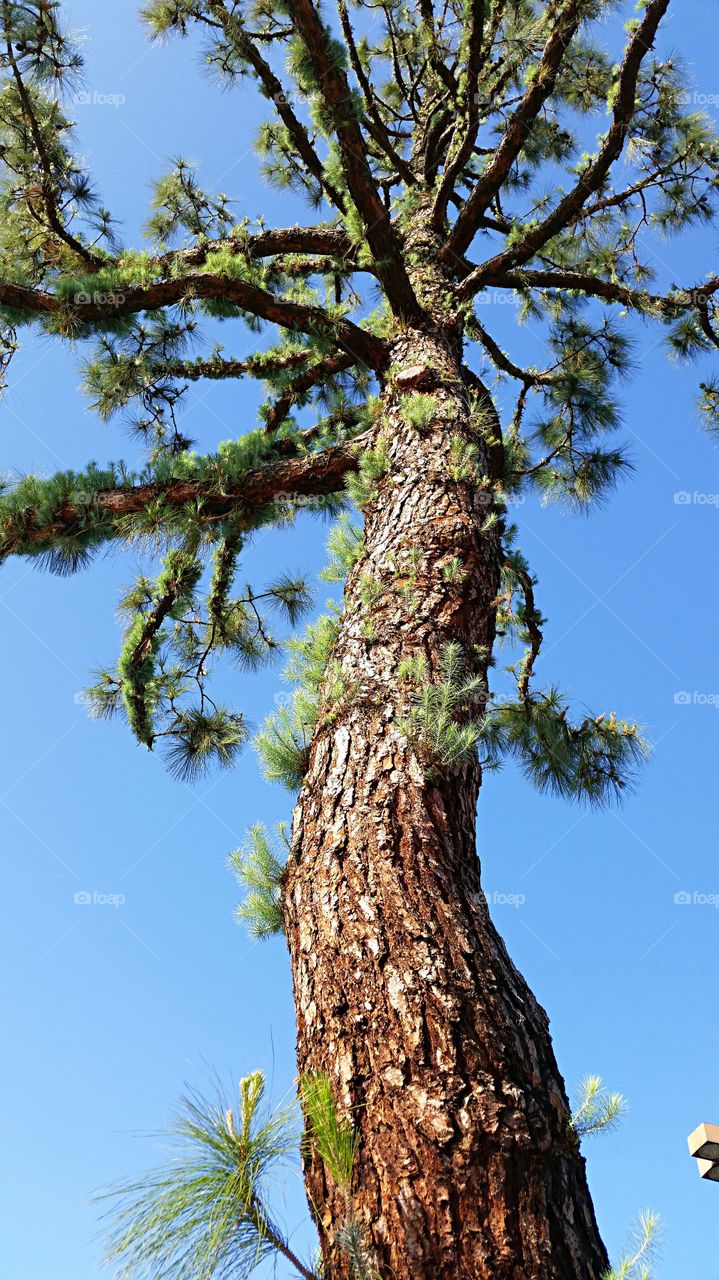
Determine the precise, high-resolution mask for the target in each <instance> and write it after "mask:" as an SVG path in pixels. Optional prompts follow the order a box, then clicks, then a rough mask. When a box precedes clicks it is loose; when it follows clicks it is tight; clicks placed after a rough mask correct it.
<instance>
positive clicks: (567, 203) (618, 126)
mask: <svg viewBox="0 0 719 1280" xmlns="http://www.w3.org/2000/svg"><path fill="white" fill-rule="evenodd" d="M668 6H669V0H649V4H648V5H647V8H646V10H645V13H644V17H643V18H642V21H641V22H640V24H639V26H638V27H637V29H636V31H635V32H634V35H633V36H632V39H631V40H630V42H629V45H628V47H627V51H626V54H625V56H624V61H623V62H622V66H621V69H620V72H619V80H618V84H617V93H616V97H615V100H614V111H613V114H612V123H611V125H610V127H609V131H608V133H607V135H606V138H605V139H604V142H603V144H602V146H601V147H600V149H599V152H598V154H597V155H596V156H595V158H594V160H592V162H591V163H590V164H588V165H587V167H586V169H585V170H584V172H583V173H582V176H581V177H580V179H579V181H578V182H577V184H576V186H574V187H573V188H572V190H571V191H569V192H568V193H567V195H566V196H565V197H564V198H563V199H562V200H560V202H559V204H558V205H557V206H556V208H555V209H554V210H553V211H552V212H551V213H550V214H549V215H548V217H546V218H544V220H543V221H542V222H540V223H539V224H538V225H537V226H536V227H534V228H533V230H531V231H530V232H529V233H528V234H527V235H526V236H525V237H524V239H523V240H522V241H520V243H519V244H518V245H516V246H514V247H513V248H511V249H505V250H504V251H503V252H502V253H499V254H497V255H496V257H494V258H490V259H489V260H488V261H487V262H485V263H483V264H482V266H481V267H478V268H477V269H476V271H474V272H472V275H471V276H470V277H469V278H468V279H467V280H465V281H464V282H463V283H462V285H460V289H459V292H460V294H461V296H462V297H469V296H470V295H471V293H472V292H474V291H476V289H478V288H481V287H482V285H483V284H484V283H485V281H486V280H487V279H488V278H489V277H490V276H492V275H496V274H497V273H498V272H500V271H507V270H511V269H512V268H513V267H518V266H521V265H522V264H523V263H525V262H528V261H529V260H530V258H533V257H534V255H535V254H536V253H537V252H538V251H539V250H540V249H541V248H542V246H543V245H545V244H546V243H547V241H548V240H551V239H552V238H553V236H556V235H558V234H559V232H560V231H563V230H564V228H565V227H566V226H567V225H568V224H569V223H570V222H571V221H572V219H573V218H574V217H576V215H577V214H578V213H579V212H580V210H581V209H582V208H583V206H584V205H585V204H586V202H587V200H588V199H589V197H590V196H591V195H592V194H593V193H594V192H596V191H598V190H599V189H600V187H601V186H602V183H603V182H604V180H605V178H606V177H607V174H608V173H609V171H610V169H611V167H612V165H613V164H614V163H615V161H616V160H618V158H619V156H620V155H621V153H622V149H623V147H624V143H625V141H626V137H627V133H628V131H629V126H630V124H631V122H632V119H633V116H634V111H635V98H636V88H637V81H638V78H639V72H640V69H641V65H642V61H643V59H644V57H645V55H646V54H647V53H648V52H649V50H650V48H651V47H652V45H653V43H654V38H655V36H656V34H657V30H658V27H659V23H660V22H661V20H662V18H663V17H664V14H665V13H666V11H667V8H668ZM500 147H501V144H500ZM470 199H471V197H470ZM467 203H468V204H469V201H468V202H467ZM462 243H463V239H462V238H460V239H459V241H458V242H457V244H458V245H459V246H460V247H461V245H462ZM468 243H469V242H468V241H467V242H466V243H464V247H465V248H466V247H467V244H468ZM450 246H451V247H452V248H454V249H455V251H457V249H456V245H455V244H454V242H453V241H450ZM470 281H471V284H470Z"/></svg>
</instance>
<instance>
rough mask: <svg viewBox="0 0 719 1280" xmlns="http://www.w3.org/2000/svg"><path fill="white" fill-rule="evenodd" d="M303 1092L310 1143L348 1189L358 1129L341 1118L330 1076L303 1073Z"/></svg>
mask: <svg viewBox="0 0 719 1280" xmlns="http://www.w3.org/2000/svg"><path fill="white" fill-rule="evenodd" d="M300 1096H301V1098H302V1106H303V1109H304V1113H305V1118H306V1122H307V1133H306V1139H307V1141H308V1143H309V1144H310V1145H311V1147H312V1148H313V1150H314V1151H316V1152H317V1155H318V1156H319V1157H320V1159H321V1160H322V1163H323V1164H324V1166H325V1168H326V1169H327V1172H328V1173H329V1174H331V1176H332V1178H333V1179H334V1181H335V1182H336V1183H337V1186H338V1187H339V1188H340V1189H341V1190H343V1191H348V1190H349V1188H350V1186H351V1183H352V1174H353V1172H354V1166H355V1160H356V1158H357V1151H358V1147H359V1134H358V1132H357V1131H356V1130H355V1129H354V1128H353V1126H352V1125H351V1124H350V1122H349V1121H348V1120H345V1119H343V1120H340V1119H339V1117H338V1114H337V1107H336V1105H335V1101H334V1098H333V1097H332V1088H331V1085H330V1081H329V1078H328V1077H327V1076H325V1075H319V1074H316V1075H306V1076H303V1078H302V1080H301V1081H300Z"/></svg>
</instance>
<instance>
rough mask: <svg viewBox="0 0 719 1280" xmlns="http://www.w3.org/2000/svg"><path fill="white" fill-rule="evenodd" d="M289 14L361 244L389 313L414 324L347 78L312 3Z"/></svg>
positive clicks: (415, 306) (415, 312) (415, 313)
mask: <svg viewBox="0 0 719 1280" xmlns="http://www.w3.org/2000/svg"><path fill="white" fill-rule="evenodd" d="M291 13H292V21H293V23H294V25H295V28H296V30H297V32H298V34H299V35H300V36H301V38H302V40H303V42H304V44H305V47H306V49H307V53H308V55H309V58H310V61H311V62H312V66H313V69H314V72H315V76H316V78H317V82H318V85H319V86H321V88H320V92H321V94H322V97H323V99H324V102H325V104H326V106H327V108H328V110H329V111H330V112H331V114H332V118H333V121H334V126H335V130H336V133H337V142H338V144H339V149H340V155H341V157H342V167H343V170H344V173H345V177H346V179H347V186H348V188H349V192H350V195H351V197H352V200H353V201H354V203H355V205H356V206H357V209H358V210H359V212H360V214H361V216H362V220H363V222H364V224H365V228H366V232H367V243H368V245H369V247H370V250H371V252H372V255H373V257H374V260H375V263H376V265H377V275H378V276H379V279H380V280H381V281H382V284H383V286H384V290H385V294H386V296H387V301H388V302H389V304H390V306H391V308H392V310H393V311H394V312H395V314H397V315H400V316H402V317H403V318H404V319H407V320H411V319H415V320H416V319H419V318H420V315H421V311H420V307H419V303H418V302H417V299H416V298H415V296H414V291H413V289H412V285H411V284H410V280H409V276H408V275H407V271H406V268H405V265H404V261H403V258H402V252H401V248H400V245H399V243H398V241H397V237H396V235H395V232H394V229H393V227H392V224H391V222H390V217H389V213H388V211H387V209H386V208H385V206H384V204H383V202H382V200H381V198H380V195H379V192H378V191H377V186H376V184H375V180H374V178H373V176H372V172H371V170H370V167H369V161H368V158H367V151H366V147H365V143H364V139H363V137H362V133H361V130H360V127H359V124H358V123H357V119H356V116H355V109H354V103H353V98H352V93H351V90H350V86H349V84H348V82H347V77H346V75H345V73H344V70H343V69H342V68H341V67H340V66H339V65H338V63H337V60H336V58H335V57H334V56H333V53H332V50H331V48H330V46H329V40H328V34H327V31H326V29H325V27H324V25H323V23H322V21H321V19H320V16H319V13H318V12H317V9H316V8H315V5H314V4H313V3H312V0H294V3H293V5H292V9H291Z"/></svg>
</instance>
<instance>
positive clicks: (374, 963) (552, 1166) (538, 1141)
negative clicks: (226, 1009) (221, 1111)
mask: <svg viewBox="0 0 719 1280" xmlns="http://www.w3.org/2000/svg"><path fill="white" fill-rule="evenodd" d="M392 357H393V370H394V374H393V377H391V378H390V380H389V382H388V385H387V387H386V390H385V392H384V401H385V403H384V413H383V415H382V418H381V420H380V422H379V424H378V427H377V432H378V434H381V435H383V437H384V439H385V441H386V444H387V447H388V449H389V453H390V456H391V466H390V469H389V472H388V474H387V475H386V476H385V477H384V478H383V479H381V480H380V481H379V483H378V486H377V492H376V496H375V497H374V499H373V500H372V502H371V503H370V505H369V506H368V508H367V509H366V511H365V518H366V554H365V556H364V558H363V560H362V561H361V563H360V564H359V565H358V566H357V567H356V568H355V569H354V570H353V572H352V574H351V576H350V578H349V581H348V583H347V588H346V594H345V606H346V607H345V613H344V616H343V621H342V628H341V633H340V636H339V640H338V643H337V647H336V651H335V654H334V658H335V659H336V661H337V662H338V663H339V664H340V666H341V669H342V673H343V676H344V681H345V684H346V686H347V688H348V689H349V691H350V692H349V694H348V696H347V698H346V699H344V700H343V701H341V702H340V703H336V704H335V705H334V706H327V707H326V708H325V709H324V714H323V716H322V718H321V720H320V723H319V727H318V729H317V732H316V735H315V738H314V742H313V745H312V750H311V757H310V764H309V770H308V773H307V776H306V780H305V784H304V787H303V789H302V792H301V794H300V797H299V801H298V805H297V808H296V812H295V819H294V829H293V830H294V837H293V852H292V857H291V859H290V863H289V866H288V871H287V877H286V884H285V915H286V927H287V936H288V942H289V948H290V954H291V963H292V971H293V979H294V989H295V999H296V1007H297V1025H298V1058H299V1069H300V1072H301V1073H303V1072H306V1071H322V1072H326V1073H327V1074H328V1075H329V1077H330V1079H331V1081H332V1085H333V1090H334V1096H335V1098H336V1101H337V1103H338V1106H339V1109H340V1111H341V1112H342V1113H343V1114H345V1115H346V1116H348V1117H350V1118H351V1119H352V1121H353V1123H354V1124H355V1125H356V1126H357V1127H358V1129H359V1131H360V1135H361V1145H360V1150H359V1155H358V1160H357V1166H356V1171H355V1179H354V1183H353V1188H352V1194H351V1204H350V1203H348V1197H347V1195H346V1193H344V1192H342V1191H341V1190H340V1189H339V1188H337V1187H336V1186H335V1185H334V1184H333V1182H332V1178H331V1176H330V1175H329V1174H328V1173H326V1171H325V1170H324V1169H323V1167H322V1164H321V1162H320V1161H319V1160H318V1159H317V1158H316V1157H314V1158H311V1157H310V1158H308V1162H307V1169H306V1176H307V1187H308V1191H309V1195H310V1201H311V1204H312V1205H313V1209H314V1212H315V1214H316V1218H317V1222H318V1227H319V1230H320V1235H321V1238H322V1247H323V1254H324V1262H325V1268H326V1274H327V1275H328V1277H331V1280H347V1278H349V1277H350V1276H352V1274H353V1272H352V1271H351V1268H350V1264H349V1262H348V1259H347V1255H346V1252H345V1250H344V1249H343V1247H342V1244H341V1240H340V1241H338V1238H337V1233H338V1228H339V1227H340V1226H341V1224H342V1222H343V1221H344V1220H345V1219H346V1218H347V1216H348V1214H349V1213H350V1212H352V1213H353V1214H354V1215H356V1217H357V1219H358V1220H359V1222H360V1223H361V1225H362V1228H363V1231H364V1238H365V1241H366V1245H367V1256H368V1264H369V1269H368V1271H367V1275H368V1276H370V1275H378V1276H380V1277H381V1278H382V1280H390V1277H391V1280H450V1278H451V1280H484V1278H485V1277H492V1278H493V1280H498V1278H501V1280H509V1278H510V1277H511V1280H540V1277H541V1278H542V1280H549V1278H556V1280H599V1277H600V1276H601V1275H602V1274H603V1272H604V1270H605V1268H606V1266H607V1258H606V1254H605V1251H604V1247H603V1245H602V1242H601V1239H600V1237H599V1234H598V1230H597V1225H596V1222H595V1218H594V1212H593V1209H592V1203H591V1199H590V1196H589V1191H588V1188H587V1184H586V1179H585V1170H584V1161H583V1159H582V1157H581V1156H580V1154H579V1151H578V1145H577V1142H576V1140H575V1138H574V1136H573V1134H572V1131H571V1129H570V1127H569V1111H568V1105H567V1099H566V1094H565V1089H564V1084H563V1081H562V1078H561V1076H560V1074H559V1071H558V1068H557V1065H556V1062H555V1058H554V1053H553V1050H552V1044H551V1039H550V1035H549V1029H548V1021H547V1017H546V1014H545V1013H544V1011H543V1010H542V1009H541V1008H540V1006H539V1005H538V1003H537V1001H536V1000H535V999H534V997H533V995H532V994H531V992H530V991H529V989H528V987H527V985H526V983H525V982H524V980H523V978H522V977H521V976H520V974H519V973H518V972H517V970H516V969H515V967H514V965H513V964H512V962H511V960H510V959H509V957H508V955H507V952H506V950H505V947H504V944H503V943H502V941H501V939H500V938H499V936H498V934H497V932H496V930H495V929H494V927H493V925H492V923H491V920H490V918H489V915H488V911H487V907H486V903H485V901H484V899H483V896H482V891H481V888H480V875H479V863H478V860H477V856H476V848H475V820H476V803H477V798H478V792H479V786H480V773H481V771H480V767H479V765H478V764H477V763H471V764H469V765H464V766H462V767H460V768H453V769H442V768H437V767H434V768H432V767H431V762H428V761H426V760H425V761H422V760H421V759H420V758H418V756H417V754H415V753H414V752H413V751H412V750H411V749H410V747H409V746H408V744H407V742H406V740H405V739H404V738H403V736H402V733H401V732H400V729H399V727H398V719H401V717H402V716H403V715H404V714H406V713H407V710H408V707H409V700H410V697H411V689H410V686H409V685H408V684H407V682H404V681H402V680H401V679H400V678H398V668H399V665H400V663H401V662H402V660H403V659H405V658H407V657H409V656H416V655H419V654H422V655H424V656H425V658H426V659H427V662H428V665H429V678H430V679H436V678H437V674H438V670H439V665H440V660H441V654H442V650H443V648H444V646H445V645H446V643H447V642H448V641H450V640H452V641H458V642H459V643H460V644H461V645H462V646H463V649H464V652H465V655H466V657H467V659H468V662H469V665H470V668H471V669H472V670H473V671H475V672H476V671H478V670H481V662H482V657H481V654H480V651H479V650H478V649H477V648H476V646H480V648H481V647H482V646H485V647H490V646H491V643H492V640H493V635H494V612H495V607H494V603H493V602H494V601H495V598H496V595H497V585H498V567H497V566H498V557H499V548H498V539H497V534H496V531H495V532H492V531H490V532H484V531H483V526H484V523H485V519H486V515H487V504H486V495H485V494H484V493H483V491H482V490H481V489H478V488H477V485H476V482H473V483H467V482H464V481H456V480H454V479H453V478H452V476H451V474H450V469H449V468H450V465H451V463H450V448H451V444H450V441H451V438H452V437H453V436H461V437H462V438H463V439H464V440H465V441H466V442H468V443H472V444H474V445H475V446H477V447H478V448H479V449H480V461H479V470H480V471H485V472H488V471H489V466H488V461H487V456H486V452H487V446H486V443H485V442H483V441H482V439H481V438H478V436H477V433H476V430H473V428H472V423H471V420H470V414H469V410H468V402H469V397H468V392H469V387H468V386H467V385H466V384H465V383H464V381H463V379H462V375H461V359H460V335H459V333H458V328H457V327H456V326H455V328H454V331H453V329H452V325H451V324H450V323H446V324H445V326H444V329H442V328H441V327H440V328H438V327H437V326H436V325H435V326H425V328H424V330H423V331H420V330H417V331H412V330H405V331H404V332H403V334H402V335H401V336H400V337H398V338H397V340H396V341H395V343H394V346H393V351H392ZM418 385H421V386H423V387H425V386H431V387H433V391H432V394H433V395H434V397H435V400H436V412H435V417H434V420H433V422H432V424H431V426H429V427H428V428H427V429H426V430H425V431H424V432H422V433H420V432H418V431H417V430H415V429H413V428H411V427H409V426H408V425H407V424H406V423H405V421H404V420H403V417H402V409H401V399H402V396H403V395H404V394H406V393H407V391H408V390H411V388H412V387H413V386H418ZM482 451H484V456H482ZM413 549H419V563H418V564H415V565H413V564H412V562H411V556H410V553H411V552H412V550H413ZM415 555H416V552H415ZM454 557H458V558H459V560H460V561H461V563H462V572H463V577H462V578H461V580H460V581H457V580H455V581H448V580H447V579H446V577H445V576H444V575H443V573H442V566H443V565H445V564H447V563H448V562H449V561H450V560H452V559H453V558H454ZM367 575H371V577H372V578H373V579H374V580H376V581H377V582H379V583H381V585H382V588H383V590H382V594H381V596H380V597H379V599H378V600H375V601H374V602H373V603H372V604H371V605H370V606H368V605H367V604H365V603H363V597H364V599H365V600H366V599H367V591H366V584H367ZM450 576H451V575H450ZM408 587H409V591H408V590H407V588H408ZM403 588H404V591H403ZM413 595H414V596H415V597H416V598H412V596H413ZM370 618H371V622H372V624H373V628H374V636H373V639H372V642H369V641H368V640H367V639H366V638H364V637H365V636H366V634H367V631H366V623H367V621H368V620H369V619H370ZM420 754H421V753H420ZM340 1235H341V1233H340ZM354 1274H358V1273H356V1272H355V1273H354Z"/></svg>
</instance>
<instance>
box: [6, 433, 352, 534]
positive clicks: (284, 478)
mask: <svg viewBox="0 0 719 1280" xmlns="http://www.w3.org/2000/svg"><path fill="white" fill-rule="evenodd" d="M364 444H366V437H364V436H358V437H357V438H356V439H355V440H353V441H351V442H349V443H347V444H339V445H334V446H332V447H330V448H327V449H323V450H322V451H321V452H320V453H312V454H308V455H306V456H303V457H299V458H297V457H294V458H286V459H284V458H283V459H281V460H280V461H278V462H268V463H265V464H264V466H261V467H256V468H254V469H253V470H252V471H248V472H247V473H246V474H245V475H244V476H243V477H242V479H241V480H238V481H236V482H234V483H233V484H231V485H228V486H227V488H226V489H225V490H224V491H223V492H218V491H217V485H216V483H211V482H210V481H207V480H175V481H171V482H170V483H169V484H162V485H161V484H138V485H132V486H129V487H127V488H119V489H107V490H103V491H101V492H98V493H95V494H93V495H92V508H93V516H94V519H95V521H96V523H97V524H98V525H99V526H101V527H103V526H107V527H108V532H109V533H110V536H112V532H111V531H112V530H113V527H114V525H115V524H116V522H118V521H121V520H122V517H123V516H129V515H134V514H137V513H138V512H141V511H146V510H147V508H148V507H149V506H150V505H151V504H152V503H156V502H158V501H160V502H162V503H163V504H164V505H165V506H166V507H169V508H173V509H175V510H179V509H180V508H181V507H185V506H187V505H188V504H190V503H201V504H202V514H203V516H205V517H206V518H207V520H208V521H209V520H214V519H217V520H219V519H224V518H225V517H227V516H228V515H232V516H234V517H235V523H236V527H237V529H238V530H239V531H241V530H242V529H252V528H253V527H254V523H255V521H254V519H253V517H254V515H255V514H256V512H257V509H258V508H259V507H262V506H266V505H267V504H269V503H272V502H278V501H282V500H283V499H285V500H287V499H288V498H289V496H290V495H293V496H294V495H296V496H297V497H323V496H325V495H327V494H330V493H339V492H340V491H341V490H342V489H343V487H344V481H345V477H346V476H348V475H349V474H350V473H351V472H353V471H356V470H357V467H358V458H359V454H360V453H361V450H362V448H363V445H364ZM87 522H88V506H87V503H86V502H85V503H82V504H79V505H76V504H74V503H72V502H67V503H64V504H63V505H62V506H60V507H58V509H57V510H56V511H55V512H54V514H53V518H52V520H51V521H50V522H49V523H48V524H42V525H40V524H35V525H33V523H32V522H31V521H30V522H29V523H28V522H27V521H26V520H23V521H22V528H21V529H19V530H18V533H17V535H14V533H13V530H12V527H6V530H5V533H4V535H3V538H2V544H1V545H0V557H2V558H3V559H5V558H7V557H8V556H11V555H16V554H21V555H22V554H27V551H28V550H30V549H32V552H33V553H34V552H35V551H36V550H37V551H38V552H40V551H42V550H43V549H48V550H51V549H52V547H53V546H54V545H56V544H57V543H58V542H59V541H61V540H64V539H67V538H72V537H73V536H74V535H77V536H81V535H82V534H83V533H85V532H86V531H87V529H88V523H87Z"/></svg>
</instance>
